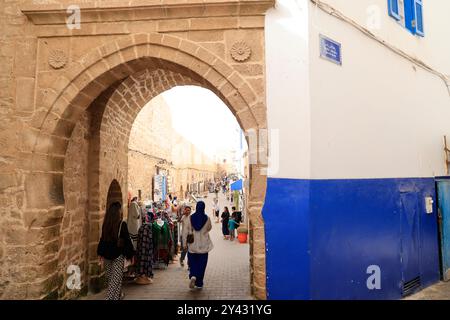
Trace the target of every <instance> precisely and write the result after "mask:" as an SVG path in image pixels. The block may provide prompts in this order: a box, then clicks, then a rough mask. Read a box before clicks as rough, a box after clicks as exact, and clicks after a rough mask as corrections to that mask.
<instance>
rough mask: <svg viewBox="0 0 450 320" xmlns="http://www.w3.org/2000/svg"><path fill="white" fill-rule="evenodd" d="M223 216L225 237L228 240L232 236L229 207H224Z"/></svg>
mask: <svg viewBox="0 0 450 320" xmlns="http://www.w3.org/2000/svg"><path fill="white" fill-rule="evenodd" d="M221 218H222V234H223V238H224V239H225V240H228V239H229V238H230V230H229V229H228V222H229V221H230V211H229V210H228V207H225V208H224V211H223V212H222V216H221Z"/></svg>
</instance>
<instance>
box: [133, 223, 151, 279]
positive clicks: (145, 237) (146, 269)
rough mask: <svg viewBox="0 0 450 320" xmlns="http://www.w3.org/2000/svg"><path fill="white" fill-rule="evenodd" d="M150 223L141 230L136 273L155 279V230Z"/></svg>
mask: <svg viewBox="0 0 450 320" xmlns="http://www.w3.org/2000/svg"><path fill="white" fill-rule="evenodd" d="M152 229H153V228H152V225H151V224H149V223H145V224H143V225H142V226H141V227H140V228H139V233H138V243H137V259H136V260H137V263H136V272H137V274H139V275H145V276H147V277H149V278H153V268H152V264H153V230H152Z"/></svg>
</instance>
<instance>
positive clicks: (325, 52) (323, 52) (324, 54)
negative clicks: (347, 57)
mask: <svg viewBox="0 0 450 320" xmlns="http://www.w3.org/2000/svg"><path fill="white" fill-rule="evenodd" d="M320 57H321V58H323V59H325V60H328V61H331V62H333V63H336V64H338V65H342V49H341V44H340V43H338V42H336V41H333V40H331V39H330V38H327V37H325V36H323V35H320Z"/></svg>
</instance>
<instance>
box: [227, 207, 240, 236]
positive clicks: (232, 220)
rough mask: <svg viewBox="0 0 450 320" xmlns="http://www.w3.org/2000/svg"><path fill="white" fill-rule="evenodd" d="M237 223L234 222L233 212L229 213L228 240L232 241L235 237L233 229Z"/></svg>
mask: <svg viewBox="0 0 450 320" xmlns="http://www.w3.org/2000/svg"><path fill="white" fill-rule="evenodd" d="M237 225H238V224H237V223H236V215H235V214H234V213H233V214H232V215H231V218H230V220H229V221H228V230H230V241H233V240H234V238H235V232H234V230H236V228H237Z"/></svg>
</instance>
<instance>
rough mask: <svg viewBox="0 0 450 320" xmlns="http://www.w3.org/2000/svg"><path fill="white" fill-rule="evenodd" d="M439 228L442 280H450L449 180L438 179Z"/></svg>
mask: <svg viewBox="0 0 450 320" xmlns="http://www.w3.org/2000/svg"><path fill="white" fill-rule="evenodd" d="M437 190H438V201H439V204H438V205H439V228H440V234H441V261H442V275H443V278H444V281H450V180H438V181H437Z"/></svg>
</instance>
